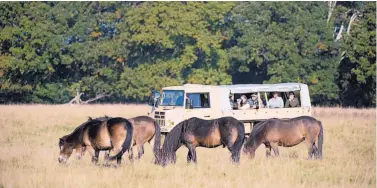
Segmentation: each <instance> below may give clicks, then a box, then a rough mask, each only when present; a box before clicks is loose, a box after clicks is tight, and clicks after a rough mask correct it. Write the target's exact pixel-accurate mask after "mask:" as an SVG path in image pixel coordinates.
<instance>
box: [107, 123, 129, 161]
mask: <svg viewBox="0 0 377 188" xmlns="http://www.w3.org/2000/svg"><path fill="white" fill-rule="evenodd" d="M123 126H124V128H126V130H127V135H126V139H125V140H124V142H123V145H122V150H121V151H120V152H119V153H118V154H116V155H115V156H109V158H108V160H115V159H117V158H119V157H121V156H122V155H123V154H124V153H125V152H126V151H128V150H129V149H130V148H131V142H132V135H133V127H132V124H131V123H130V122H129V121H126V122H123Z"/></svg>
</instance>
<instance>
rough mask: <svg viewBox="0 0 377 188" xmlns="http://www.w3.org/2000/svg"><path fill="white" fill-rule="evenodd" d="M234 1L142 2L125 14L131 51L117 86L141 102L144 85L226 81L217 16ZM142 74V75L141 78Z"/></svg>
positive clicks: (225, 60)
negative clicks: (129, 34)
mask: <svg viewBox="0 0 377 188" xmlns="http://www.w3.org/2000/svg"><path fill="white" fill-rule="evenodd" d="M233 6H234V3H217V2H208V3H202V2H145V3H141V4H139V5H138V6H137V7H135V8H134V9H132V10H130V11H128V12H127V14H126V16H127V20H126V23H125V24H126V25H127V26H128V27H129V29H130V31H129V32H130V33H131V35H132V37H131V38H130V43H131V47H130V50H131V53H130V55H129V57H128V63H127V66H128V67H127V68H126V69H125V71H124V72H123V73H122V76H121V80H120V82H119V83H120V84H119V87H118V88H119V89H121V90H122V93H123V95H124V96H126V97H132V98H135V99H137V100H142V99H144V97H146V96H148V95H149V91H150V89H160V88H161V87H164V86H168V85H181V84H183V83H200V84H215V85H216V84H224V83H231V77H230V75H229V74H227V73H226V71H227V69H228V67H229V61H228V58H227V56H226V51H225V50H224V49H222V45H221V42H222V41H223V40H224V36H223V35H222V33H221V31H222V24H223V23H224V19H223V16H222V15H225V14H227V13H228V12H229V11H230V10H231V8H232V7H233ZM143 75H144V76H143Z"/></svg>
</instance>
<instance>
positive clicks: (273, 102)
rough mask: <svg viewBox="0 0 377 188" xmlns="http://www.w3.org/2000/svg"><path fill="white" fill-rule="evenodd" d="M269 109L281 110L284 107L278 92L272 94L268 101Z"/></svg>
mask: <svg viewBox="0 0 377 188" xmlns="http://www.w3.org/2000/svg"><path fill="white" fill-rule="evenodd" d="M268 105H269V108H283V107H284V101H283V99H282V98H281V97H279V93H278V92H274V95H273V97H272V98H271V99H270V100H268Z"/></svg>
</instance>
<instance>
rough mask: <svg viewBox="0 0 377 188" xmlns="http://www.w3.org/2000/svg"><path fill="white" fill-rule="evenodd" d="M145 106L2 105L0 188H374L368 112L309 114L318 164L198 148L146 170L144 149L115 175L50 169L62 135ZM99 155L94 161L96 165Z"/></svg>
mask: <svg viewBox="0 0 377 188" xmlns="http://www.w3.org/2000/svg"><path fill="white" fill-rule="evenodd" d="M149 110H150V109H149V107H148V106H145V105H82V106H69V105H9V106H5V105H3V106H0V114H1V115H0V129H1V131H0V154H1V155H0V187H6V188H8V187H69V188H71V187H132V188H136V187H160V188H162V187H215V188H220V187H358V188H361V187H376V161H375V157H376V156H375V154H376V137H375V136H376V111H375V109H344V108H314V110H313V116H314V117H315V118H317V119H319V120H320V121H322V124H323V126H324V149H323V153H324V156H323V157H324V159H323V160H322V161H314V160H306V157H307V149H306V147H305V144H304V143H302V144H300V145H298V146H296V147H292V148H283V147H280V148H279V149H280V155H281V156H280V157H278V158H269V159H266V158H265V149H264V147H260V148H259V149H258V150H257V155H256V158H255V159H253V160H252V159H248V158H247V157H246V156H241V163H240V164H239V165H232V164H230V162H229V156H230V155H229V153H228V151H227V149H226V148H221V147H219V148H215V149H205V148H198V150H197V155H198V164H197V165H194V164H186V155H187V149H186V148H185V147H182V148H180V149H179V150H178V153H177V164H175V165H169V166H167V167H166V168H162V167H160V166H156V165H154V164H153V163H152V151H151V147H150V146H149V145H148V144H146V145H145V155H144V156H143V157H142V159H141V160H140V161H135V162H134V163H133V164H130V163H129V162H128V160H127V159H125V157H124V160H123V164H122V166H121V167H119V168H109V167H99V166H95V165H92V164H91V162H90V157H89V154H88V153H87V154H86V155H85V156H84V158H83V159H82V160H76V159H75V158H74V156H71V158H70V159H69V161H68V163H67V164H59V163H58V160H57V158H58V155H59V148H58V138H59V137H61V136H63V135H66V134H69V133H71V132H72V131H73V129H74V128H75V127H76V126H78V125H79V124H81V123H82V122H83V121H85V120H86V118H87V117H88V116H92V117H96V116H102V115H109V116H122V117H126V118H128V117H134V116H138V115H146V113H147V112H148V111H149ZM101 162H103V155H101V156H100V163H101Z"/></svg>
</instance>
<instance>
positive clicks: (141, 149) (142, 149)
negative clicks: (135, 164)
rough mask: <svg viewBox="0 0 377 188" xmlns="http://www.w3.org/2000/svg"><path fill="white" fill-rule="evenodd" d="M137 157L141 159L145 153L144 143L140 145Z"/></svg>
mask: <svg viewBox="0 0 377 188" xmlns="http://www.w3.org/2000/svg"><path fill="white" fill-rule="evenodd" d="M137 150H138V151H137V159H140V158H141V156H142V155H143V154H144V145H139V147H138V148H137Z"/></svg>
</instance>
